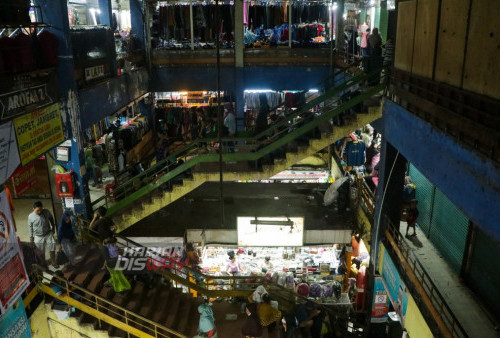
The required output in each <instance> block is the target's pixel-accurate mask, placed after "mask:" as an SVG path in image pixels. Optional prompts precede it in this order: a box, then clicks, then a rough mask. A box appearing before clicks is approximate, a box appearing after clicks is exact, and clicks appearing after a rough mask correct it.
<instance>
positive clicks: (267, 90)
mask: <svg viewBox="0 0 500 338" xmlns="http://www.w3.org/2000/svg"><path fill="white" fill-rule="evenodd" d="M273 91H274V90H271V89H245V91H244V92H245V93H272V92H273Z"/></svg>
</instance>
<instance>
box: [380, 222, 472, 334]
mask: <svg viewBox="0 0 500 338" xmlns="http://www.w3.org/2000/svg"><path fill="white" fill-rule="evenodd" d="M384 223H385V225H386V230H385V234H386V238H387V239H388V241H389V243H390V244H391V246H392V248H393V249H394V250H395V251H396V253H397V254H398V257H399V258H400V260H401V261H402V263H403V264H402V265H403V267H404V268H405V269H409V271H407V272H409V274H408V276H410V278H411V276H413V277H414V280H412V282H413V283H414V284H415V283H418V284H416V285H415V287H416V289H417V292H419V293H422V292H423V294H420V296H421V298H422V300H423V303H424V304H425V305H426V306H427V308H428V310H429V312H430V313H431V315H432V319H433V320H434V321H435V322H436V323H437V326H438V328H439V330H440V332H441V334H442V335H443V336H445V337H460V338H462V337H468V335H467V333H466V332H465V330H464V328H463V327H462V325H460V323H459V321H458V319H457V318H456V317H455V315H454V314H453V312H452V311H451V309H450V307H449V306H448V304H447V303H446V301H445V299H444V298H443V296H442V295H441V294H440V292H439V290H438V289H437V287H436V286H435V285H434V283H433V282H432V279H431V278H430V276H429V275H428V274H427V272H426V271H425V269H424V267H423V266H422V264H421V263H420V262H419V260H418V259H417V257H416V255H415V254H414V252H413V251H412V250H411V248H410V247H409V245H408V244H407V243H406V241H405V239H404V236H403V235H402V234H401V233H400V232H399V230H398V229H397V228H396V227H395V226H394V224H392V222H391V221H390V220H389V218H388V217H387V216H384ZM403 260H404V261H403Z"/></svg>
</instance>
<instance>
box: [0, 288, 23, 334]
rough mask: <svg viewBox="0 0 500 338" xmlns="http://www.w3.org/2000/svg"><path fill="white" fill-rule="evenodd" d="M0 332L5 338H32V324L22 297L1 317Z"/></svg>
mask: <svg viewBox="0 0 500 338" xmlns="http://www.w3.org/2000/svg"><path fill="white" fill-rule="evenodd" d="M0 332H1V333H2V337H4V338H11V337H12V338H30V337H31V330H30V323H29V321H28V317H27V316H26V310H25V308H24V304H23V299H22V298H21V297H19V298H18V299H17V301H16V302H14V304H13V306H12V307H11V308H10V309H9V310H7V312H5V313H4V314H3V315H2V316H1V317H0Z"/></svg>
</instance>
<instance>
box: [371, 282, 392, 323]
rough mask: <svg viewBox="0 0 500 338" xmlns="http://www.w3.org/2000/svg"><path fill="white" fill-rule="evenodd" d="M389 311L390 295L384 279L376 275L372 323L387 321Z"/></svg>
mask: <svg viewBox="0 0 500 338" xmlns="http://www.w3.org/2000/svg"><path fill="white" fill-rule="evenodd" d="M388 313H389V297H388V296H387V290H386V288H385V284H384V279H383V278H382V277H381V276H376V277H375V278H374V283H373V302H372V316H371V322H372V323H383V322H385V321H387V317H388Z"/></svg>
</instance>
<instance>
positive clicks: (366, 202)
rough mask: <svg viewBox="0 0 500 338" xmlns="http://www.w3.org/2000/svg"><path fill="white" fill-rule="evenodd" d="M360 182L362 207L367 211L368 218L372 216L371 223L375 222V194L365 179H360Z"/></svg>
mask: <svg viewBox="0 0 500 338" xmlns="http://www.w3.org/2000/svg"><path fill="white" fill-rule="evenodd" d="M359 180H360V181H361V182H360V183H361V184H360V185H359V187H360V197H361V199H360V200H361V207H362V208H363V209H365V211H366V213H367V214H368V216H370V218H371V219H370V221H373V218H374V217H375V203H376V201H375V197H376V196H375V193H374V192H373V191H372V190H371V189H370V187H369V186H368V184H367V183H366V181H365V180H364V179H363V178H360V179H359Z"/></svg>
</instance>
